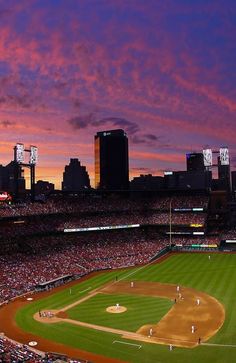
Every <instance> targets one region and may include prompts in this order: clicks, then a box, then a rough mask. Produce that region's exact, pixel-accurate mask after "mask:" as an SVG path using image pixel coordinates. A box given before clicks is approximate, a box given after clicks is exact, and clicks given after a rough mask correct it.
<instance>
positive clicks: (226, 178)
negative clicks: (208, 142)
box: [217, 156, 231, 192]
mask: <svg viewBox="0 0 236 363" xmlns="http://www.w3.org/2000/svg"><path fill="white" fill-rule="evenodd" d="M217 160H218V185H219V189H221V190H227V191H228V192H229V191H230V189H231V188H230V164H228V165H224V164H222V163H221V160H220V156H218V159H217Z"/></svg>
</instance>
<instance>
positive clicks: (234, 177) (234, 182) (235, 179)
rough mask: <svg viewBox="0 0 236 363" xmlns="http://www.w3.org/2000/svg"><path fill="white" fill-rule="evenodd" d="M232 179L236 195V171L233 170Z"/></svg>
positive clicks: (235, 194)
mask: <svg viewBox="0 0 236 363" xmlns="http://www.w3.org/2000/svg"><path fill="white" fill-rule="evenodd" d="M231 180H232V192H233V195H234V196H236V171H235V170H234V171H232V172H231Z"/></svg>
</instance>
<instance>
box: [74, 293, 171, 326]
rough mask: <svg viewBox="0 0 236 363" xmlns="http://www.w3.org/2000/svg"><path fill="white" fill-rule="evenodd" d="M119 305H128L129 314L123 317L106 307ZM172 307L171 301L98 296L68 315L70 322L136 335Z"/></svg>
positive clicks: (129, 296) (152, 298)
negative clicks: (71, 320)
mask: <svg viewBox="0 0 236 363" xmlns="http://www.w3.org/2000/svg"><path fill="white" fill-rule="evenodd" d="M116 303H119V304H120V306H125V307H126V308H127V311H126V312H124V313H122V314H111V313H107V312H106V308H107V307H108V306H115V305H116ZM172 305H173V302H172V301H170V300H168V299H161V298H154V297H145V296H135V295H128V294H127V295H105V294H98V295H95V296H94V297H91V298H90V299H89V300H87V301H86V302H84V303H82V304H79V305H77V306H75V307H74V308H72V309H70V310H68V311H67V313H68V314H69V317H70V319H74V320H80V321H84V322H86V323H91V324H96V325H102V326H107V327H111V328H116V329H122V330H127V331H131V332H135V331H137V330H138V329H139V328H140V327H141V326H143V325H145V324H156V323H157V322H158V321H160V320H161V318H162V317H163V316H164V315H165V314H166V313H167V312H168V311H169V309H170V308H171V307H172Z"/></svg>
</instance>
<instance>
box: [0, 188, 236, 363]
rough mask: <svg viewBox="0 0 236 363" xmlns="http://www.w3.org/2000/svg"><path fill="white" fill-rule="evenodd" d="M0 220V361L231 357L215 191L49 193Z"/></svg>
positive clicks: (167, 362) (230, 275) (231, 307)
mask: <svg viewBox="0 0 236 363" xmlns="http://www.w3.org/2000/svg"><path fill="white" fill-rule="evenodd" d="M231 207H232V206H231ZM0 215H1V219H0V223H1V236H0V238H1V242H0V243H1V255H0V267H1V272H0V284H1V289H0V303H1V307H0V362H6V363H7V362H74V363H78V362H81V363H85V362H87V363H88V362H89V363H103V362H104V363H106V362H110V363H122V362H123V363H128V362H130V363H153V362H155V363H172V362H173V363H174V362H175V363H176V362H181V363H187V362H191V363H195V362H202V363H207V362H216V363H222V362H224V363H232V362H234V361H235V357H236V330H235V326H236V310H235V281H236V254H234V249H235V246H236V231H235V229H234V228H233V227H232V226H233V225H234V222H233V213H232V212H230V210H229V203H228V202H227V197H226V194H224V193H221V192H206V191H205V192H199V193H196V192H195V193H194V194H193V193H191V191H185V192H172V193H170V192H168V194H166V193H158V194H157V193H156V194H155V193H150V194H149V193H129V194H128V195H126V194H122V193H120V194H118V195H117V194H114V193H111V194H108V193H107V194H93V193H88V194H86V195H85V194H84V193H80V194H79V193H77V194H73V193H71V194H63V193H54V194H53V193H52V194H51V195H50V196H49V197H48V198H47V200H46V201H44V202H40V203H39V202H38V203H30V202H29V203H26V202H24V203H23V202H22V203H17V204H8V203H2V204H1V206H0Z"/></svg>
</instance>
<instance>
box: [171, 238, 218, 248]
mask: <svg viewBox="0 0 236 363" xmlns="http://www.w3.org/2000/svg"><path fill="white" fill-rule="evenodd" d="M171 241H172V243H173V244H174V245H182V246H187V245H188V246H190V245H217V246H219V244H220V239H219V236H206V237H200V238H199V237H193V238H191V237H185V236H184V237H172V239H171Z"/></svg>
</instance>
